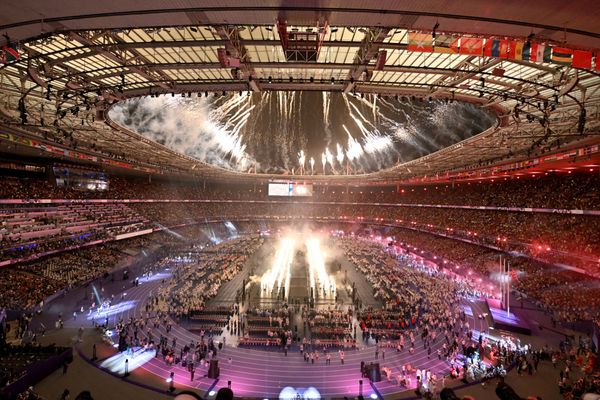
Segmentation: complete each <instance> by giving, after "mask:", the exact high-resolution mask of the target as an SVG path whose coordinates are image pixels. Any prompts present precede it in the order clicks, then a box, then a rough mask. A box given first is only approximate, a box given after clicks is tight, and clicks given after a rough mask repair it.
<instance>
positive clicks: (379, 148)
mask: <svg viewBox="0 0 600 400" xmlns="http://www.w3.org/2000/svg"><path fill="white" fill-rule="evenodd" d="M392 145H393V143H392V139H391V138H390V137H389V136H382V135H376V134H373V133H369V134H368V135H366V137H365V141H364V143H363V148H364V149H365V152H366V153H370V154H373V153H383V152H385V151H386V150H388V149H390V148H391V147H392Z"/></svg>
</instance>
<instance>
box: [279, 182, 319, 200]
mask: <svg viewBox="0 0 600 400" xmlns="http://www.w3.org/2000/svg"><path fill="white" fill-rule="evenodd" d="M312 195H313V187H312V185H310V184H304V183H295V182H271V183H269V196H284V197H294V196H312Z"/></svg>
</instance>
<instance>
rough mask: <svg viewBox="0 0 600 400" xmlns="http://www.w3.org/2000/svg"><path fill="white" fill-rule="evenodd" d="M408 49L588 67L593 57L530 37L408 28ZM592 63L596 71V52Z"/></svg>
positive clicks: (598, 63)
mask: <svg viewBox="0 0 600 400" xmlns="http://www.w3.org/2000/svg"><path fill="white" fill-rule="evenodd" d="M408 50H409V51H417V52H429V53H448V54H463V55H471V56H485V57H497V58H506V59H508V60H517V61H533V62H540V63H541V62H548V63H554V64H560V65H570V66H573V67H574V68H582V69H592V57H593V54H592V52H591V51H587V50H573V49H570V48H567V47H559V46H552V45H549V44H544V43H538V42H532V41H530V40H528V41H521V40H513V39H491V38H490V39H484V38H475V37H465V36H454V35H444V34H437V35H436V36H435V38H434V37H433V35H432V34H431V33H420V32H408ZM595 67H596V70H597V71H600V54H597V55H596V65H595Z"/></svg>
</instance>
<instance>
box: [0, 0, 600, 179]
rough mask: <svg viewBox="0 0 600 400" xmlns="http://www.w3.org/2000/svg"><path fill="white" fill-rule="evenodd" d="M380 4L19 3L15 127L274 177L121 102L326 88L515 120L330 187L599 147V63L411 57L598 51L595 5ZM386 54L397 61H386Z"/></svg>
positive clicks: (126, 154) (85, 145)
mask: <svg viewBox="0 0 600 400" xmlns="http://www.w3.org/2000/svg"><path fill="white" fill-rule="evenodd" d="M7 3H8V4H7ZM374 4H380V3H379V2H377V3H375V2H369V1H320V2H311V1H286V2H283V5H282V4H280V2H274V1H242V2H240V1H236V2H233V1H227V0H225V1H211V2H203V4H202V7H198V6H197V4H196V3H195V2H186V1H166V0H162V1H145V2H143V3H142V4H140V2H129V1H118V2H117V1H111V0H109V1H104V2H102V3H101V4H99V3H96V2H94V3H91V2H74V1H44V2H37V1H33V0H24V1H19V2H16V1H13V2H4V3H3V5H2V6H0V9H2V11H3V13H1V15H2V17H1V18H0V25H1V26H0V30H1V31H2V32H7V34H8V36H9V38H10V40H11V41H12V42H13V43H16V44H17V47H18V49H19V53H20V59H19V60H17V61H14V62H10V63H8V64H7V65H6V66H4V67H2V68H1V69H0V100H1V101H2V104H3V105H4V106H5V107H4V117H5V125H10V126H11V127H12V128H13V130H12V132H15V133H17V132H21V134H22V135H25V136H27V137H28V138H30V139H31V138H35V139H37V140H38V141H40V142H42V143H48V144H52V145H56V146H65V147H66V148H70V149H71V150H73V149H74V148H75V150H76V152H79V153H81V154H86V155H97V156H99V157H110V158H113V159H114V158H115V157H118V158H119V159H121V160H127V162H129V163H131V164H132V165H138V166H142V167H143V168H145V169H147V170H149V171H150V170H160V171H163V172H164V171H171V172H181V173H186V174H193V175H199V176H204V177H212V178H217V179H220V178H226V177H227V178H235V179H257V178H267V177H268V176H263V175H260V174H257V175H255V174H251V175H248V174H243V173H236V172H233V171H229V170H225V169H219V168H217V167H214V166H209V165H206V164H203V163H202V162H199V161H198V160H195V159H193V158H190V157H187V156H184V155H180V154H177V153H174V152H173V151H171V150H169V149H167V148H165V147H163V146H161V145H159V144H156V143H154V142H151V141H149V140H147V139H144V138H142V137H141V136H139V135H137V134H135V133H133V132H128V131H126V130H125V129H123V128H121V127H118V126H117V125H116V124H114V123H113V122H112V121H110V120H107V119H106V115H105V114H106V110H107V108H108V107H110V104H111V103H113V102H115V101H119V100H120V99H125V98H128V97H133V96H147V95H155V94H163V93H175V94H177V95H186V94H187V93H198V94H201V93H204V92H206V91H208V92H217V93H220V92H222V91H225V92H241V91H248V90H250V91H255V92H257V91H279V90H287V91H289V90H317V91H338V92H345V93H348V94H350V95H360V94H363V93H365V94H366V93H373V94H374V93H376V94H380V95H382V96H396V95H398V96H415V97H417V98H423V99H425V100H427V99H430V98H432V99H443V100H446V101H450V100H454V99H456V100H463V101H469V102H473V103H478V104H481V105H482V106H483V107H489V108H491V109H493V110H494V111H495V112H496V113H498V115H499V123H498V125H497V126H494V127H493V128H490V129H489V130H487V131H485V132H483V133H482V134H480V135H477V136H475V137H473V138H470V139H467V140H466V141H464V142H461V143H459V144H457V145H454V146H451V147H450V148H447V149H443V150H441V151H439V152H436V153H433V154H430V155H428V156H425V157H422V158H420V159H417V160H414V161H410V162H407V163H403V164H398V165H396V166H394V167H392V168H391V169H388V170H384V171H380V172H377V173H373V174H369V175H362V176H341V175H336V176H313V177H310V178H309V179H314V180H321V181H343V182H352V181H353V182H357V181H367V180H368V181H375V180H377V181H378V180H386V181H389V180H397V179H404V178H409V177H414V176H421V175H431V174H435V173H439V172H443V171H449V170H457V169H465V168H472V167H474V166H477V165H482V164H488V163H496V162H499V161H500V160H503V161H506V160H511V159H514V160H518V159H524V158H528V157H529V156H531V155H534V154H540V153H548V152H551V151H555V150H556V149H557V148H558V147H561V146H562V147H564V146H565V145H567V144H569V143H570V144H573V143H578V142H582V143H587V144H589V143H598V141H599V140H598V136H596V135H598V133H599V126H600V102H599V100H600V90H598V88H599V87H600V73H599V72H598V68H597V67H596V70H594V69H592V68H588V69H577V68H573V67H571V66H568V65H558V64H556V63H552V62H541V63H537V62H532V61H523V60H517V59H506V58H498V57H485V56H476V55H467V54H450V53H438V52H421V51H418V52H417V51H410V50H408V48H407V47H408V42H409V32H417V31H418V32H423V33H425V34H426V35H431V34H433V35H434V36H435V35H437V37H438V38H439V37H440V36H441V35H454V37H456V38H458V37H472V38H485V39H486V40H488V39H491V38H498V39H511V40H512V39H514V40H518V41H521V42H525V41H536V42H539V43H545V44H552V45H556V46H563V47H567V48H569V49H575V50H581V51H584V52H587V51H589V52H594V51H596V49H600V23H599V22H600V11H598V8H597V7H595V5H596V4H595V2H594V1H588V2H585V1H583V2H571V3H569V4H570V7H568V9H567V7H565V6H564V2H562V1H558V0H554V1H546V2H543V3H538V4H537V5H535V6H533V5H527V4H523V3H522V2H508V3H507V2H502V3H500V2H496V3H489V2H480V1H461V2H434V1H425V2H405V1H386V2H385V7H386V8H385V10H383V9H381V8H375V7H374ZM381 4H384V3H381ZM105 10H111V11H110V12H107V11H105ZM564 21H568V22H566V23H565V22H564ZM302 38H304V39H306V38H309V39H306V40H304V41H303V40H302ZM313 38H314V39H315V40H313ZM438 40H439V39H438ZM309 42H310V43H313V44H311V45H310V46H307V43H309ZM383 51H385V57H384V61H385V62H384V63H383V64H381V65H379V66H377V62H378V58H379V60H380V62H381V59H382V57H383V56H382V54H383ZM598 59H599V58H598V57H596V62H597V63H599V64H600V62H599V61H598ZM592 67H593V65H592ZM584 109H585V112H583V111H582V110H584ZM24 114H26V119H27V122H26V123H25V124H22V122H23V118H22V117H23V115H24ZM2 145H6V142H4V143H2ZM76 158H77V157H76ZM79 158H81V157H79ZM304 178H305V179H306V178H308V177H304Z"/></svg>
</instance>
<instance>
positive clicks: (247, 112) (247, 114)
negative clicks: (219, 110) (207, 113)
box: [225, 105, 256, 130]
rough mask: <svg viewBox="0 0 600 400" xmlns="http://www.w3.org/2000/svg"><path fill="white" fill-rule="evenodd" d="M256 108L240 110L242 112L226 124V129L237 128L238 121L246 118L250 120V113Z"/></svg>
mask: <svg viewBox="0 0 600 400" xmlns="http://www.w3.org/2000/svg"><path fill="white" fill-rule="evenodd" d="M254 107H256V106H255V105H252V106H250V107H248V108H240V110H239V111H238V112H237V113H235V115H234V116H233V117H231V118H230V119H228V120H227V123H226V124H225V126H226V127H229V126H235V125H236V124H237V122H238V120H242V119H244V118H246V119H248V118H249V117H250V112H251V111H252V110H253V109H254ZM232 130H233V129H232Z"/></svg>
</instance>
